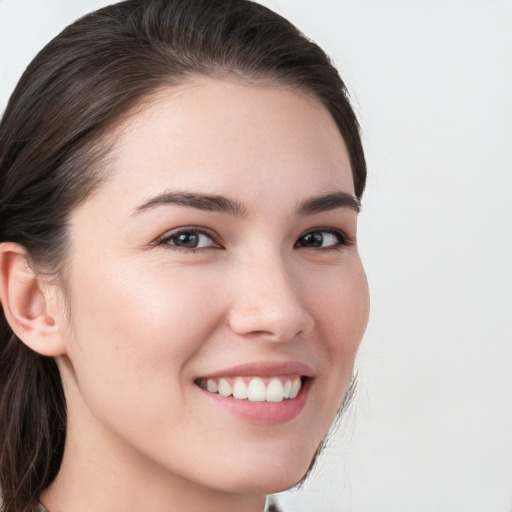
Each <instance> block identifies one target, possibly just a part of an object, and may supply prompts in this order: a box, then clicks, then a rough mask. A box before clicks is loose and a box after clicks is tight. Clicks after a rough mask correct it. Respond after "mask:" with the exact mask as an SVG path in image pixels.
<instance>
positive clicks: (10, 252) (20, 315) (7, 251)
mask: <svg viewBox="0 0 512 512" xmlns="http://www.w3.org/2000/svg"><path fill="white" fill-rule="evenodd" d="M48 286H49V285H45V284H44V283H43V282H42V280H41V279H40V278H39V277H38V276H37V274H36V273H35V272H34V271H33V270H32V269H31V267H30V265H29V261H28V258H27V253H26V250H25V249H24V248H23V247H22V246H20V245H18V244H15V243H12V242H4V243H2V244H0V301H1V302H2V307H3V310H4V315H5V317H6V319H7V321H8V322H9V325H10V326H11V329H12V330H13V331H14V333H15V334H16V336H17V337H18V338H19V339H20V340H21V341H23V343H25V345H27V346H28V347H29V348H31V349H32V350H34V351H35V352H38V353H39V354H41V355H45V356H53V357H57V356H60V355H63V354H64V346H63V343H62V338H61V335H60V329H59V326H58V324H57V319H56V318H55V316H54V315H53V314H52V311H51V310H52V308H51V302H52V301H55V300H56V299H55V297H49V296H48V295H49V294H48Z"/></svg>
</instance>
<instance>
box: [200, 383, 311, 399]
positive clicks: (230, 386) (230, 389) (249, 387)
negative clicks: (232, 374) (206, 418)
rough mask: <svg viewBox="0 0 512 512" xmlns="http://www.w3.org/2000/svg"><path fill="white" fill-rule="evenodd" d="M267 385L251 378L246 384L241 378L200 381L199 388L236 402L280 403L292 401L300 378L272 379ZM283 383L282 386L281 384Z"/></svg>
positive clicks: (297, 390) (297, 392)
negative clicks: (233, 399)
mask: <svg viewBox="0 0 512 512" xmlns="http://www.w3.org/2000/svg"><path fill="white" fill-rule="evenodd" d="M266 381H267V385H265V382H264V381H263V379H262V378H260V377H252V378H251V379H250V380H249V384H247V378H246V379H245V380H244V379H242V377H237V378H236V379H234V381H233V379H229V380H228V378H224V379H220V380H219V381H218V382H217V381H216V380H214V379H207V380H206V385H205V381H204V380H203V381H202V384H201V387H202V388H203V389H204V388H205V387H206V389H207V390H208V391H209V392H210V393H218V394H219V395H221V396H223V397H225V398H228V397H230V396H231V395H233V398H236V399H237V400H249V401H251V402H282V401H283V400H288V399H293V398H295V397H296V396H297V395H298V394H299V391H300V389H301V387H302V381H301V379H300V377H295V378H293V379H286V380H282V379H280V378H277V377H273V378H272V379H270V381H268V380H266ZM283 382H284V384H283Z"/></svg>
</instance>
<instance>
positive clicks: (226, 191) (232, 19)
mask: <svg viewBox="0 0 512 512" xmlns="http://www.w3.org/2000/svg"><path fill="white" fill-rule="evenodd" d="M0 176H1V178H0V179H1V182H0V193H1V196H0V219H1V223H0V242H1V245H0V261H1V266H0V268H1V279H0V297H1V302H2V307H3V313H4V316H3V317H2V320H1V322H2V324H1V337H0V340H1V341H0V343H1V348H0V351H1V352H0V353H1V361H0V389H1V391H0V393H1V395H0V400H1V413H0V416H1V419H0V421H1V423H0V425H1V426H0V442H1V447H2V448H1V455H0V457H1V461H0V478H1V485H2V488H3V496H4V505H3V510H4V511H5V512H21V511H26V510H44V509H45V508H46V509H47V510H49V511H51V512H60V511H66V512H80V511H86V510H87V511H89V510H95V511H97V512H98V511H117V510H123V511H130V510H147V511H155V512H156V511H158V512H171V511H176V510H190V511H192V510H193V511H195V512H201V511H208V512H215V511H226V510H237V511H244V512H256V511H258V512H260V511H262V510H263V508H264V503H265V497H266V495H268V494H270V493H274V492H278V491H281V490H284V489H287V488H289V487H291V486H293V485H295V484H296V483H297V482H299V481H300V480H301V479H302V478H303V476H304V475H305V473H306V472H307V470H308V468H309V467H310V465H311V463H312V461H313V459H314V457H315V454H316V452H317V449H318V447H319V445H320V444H321V441H322V439H323V437H324V435H325V433H326V431H327V429H328V427H329V425H330V423H331V422H332V420H333V418H334V416H335V415H336V413H337V411H338V410H339V408H340V405H341V404H342V402H343V398H344V397H345V395H346V392H347V389H349V387H350V386H349V384H350V382H351V375H352V368H353V362H354V358H355V355H356V352H357V348H358V346H359V343H360V340H361V337H362V335H363V332H364V329H365V327H366V322H367V314H368V292H367V285H366V279H365V275H364V271H363V269H362V266H361V262H360V259H359V256H358V252H357V245H356V228H357V212H358V209H359V201H360V199H361V195H362V193H363V189H364V184H365V177H366V168H365V161H364V155H363V150H362V147H361V141H360V137H359V131H358V125H357V121H356V118H355V115H354V113H353V111H352V109H351V107H350V104H349V102H348V100H347V96H346V90H345V87H344V84H343V82H342V81H341V79H340V78H339V75H338V73H337V72H336V70H335V69H334V68H333V66H332V65H331V63H330V62H329V60H328V58H327V57H326V56H325V54H324V53H323V52H322V51H321V50H320V49H319V48H318V46H316V45H315V44H314V43H312V42H310V41H309V40H307V39H306V38H305V37H304V36H303V35H301V34H300V33H299V32H298V31H297V29H295V28H294V27H293V26H292V25H291V24H290V23H289V22H287V21H286V20H284V19H283V18H281V17H279V16H278V15H276V14H275V13H272V12H271V11H269V10H268V9H266V8H264V7H262V6H260V5H257V4H255V3H252V2H247V1H244V0H215V1H212V0H192V1H191V0H171V1H169V0H129V1H127V2H121V3H119V4H115V5H112V6H110V7H106V8H104V9H101V10H99V11H97V12H95V13H92V14H90V15H88V16H86V17H84V18H82V19H80V20H78V21H77V22H75V23H74V24H72V25H71V26H70V27H68V28H67V29H66V30H64V32H62V33H61V34H60V35H59V36H58V37H57V38H55V39H54V40H53V41H52V42H50V43H49V44H48V45H47V46H46V47H45V48H44V49H43V50H42V51H41V52H40V54H39V55H38V56H37V57H36V58H35V59H34V61H33V62H32V64H31V65H30V66H29V67H28V69H27V71H26V72H25V74H24V75H23V77H22V78H21V80H20V82H19V84H18V86H17V88H16V90H15V91H14V93H13V95H12V97H11V100H10V102H9V104H8V106H7V109H6V112H5V114H4V116H3V118H2V124H1V127H0ZM44 507H45V508H44Z"/></svg>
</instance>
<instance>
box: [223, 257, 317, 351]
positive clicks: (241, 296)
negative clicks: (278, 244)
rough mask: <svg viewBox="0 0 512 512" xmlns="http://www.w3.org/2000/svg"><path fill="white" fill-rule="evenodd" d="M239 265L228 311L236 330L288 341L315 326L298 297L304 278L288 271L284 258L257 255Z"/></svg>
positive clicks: (272, 339)
mask: <svg viewBox="0 0 512 512" xmlns="http://www.w3.org/2000/svg"><path fill="white" fill-rule="evenodd" d="M238 267H239V268H238V269H237V272H236V276H233V278H234V280H233V281H232V283H233V284H234V287H233V288H232V291H234V294H235V295H234V300H233V303H232V308H231V310H230V312H229V324H230V327H231V329H232V330H233V331H234V332H236V333H237V334H239V335H244V336H247V335H251V336H258V337H259V338H261V339H265V340H268V341H274V342H286V341H290V340H293V339H294V338H296V337H298V336H300V335H304V334H307V333H309V332H310V331H311V330H312V329H313V326H314V320H313V317H312V316H311V315H310V314H309V312H308V311H307V308H306V307H305V305H304V304H303V303H302V302H301V300H300V297H299V295H300V288H301V282H300V280H298V279H293V278H292V277H291V276H290V275H289V272H288V271H287V269H286V266H285V264H284V262H283V261H282V259H281V258H257V261H252V262H245V264H240V265H239V266H238Z"/></svg>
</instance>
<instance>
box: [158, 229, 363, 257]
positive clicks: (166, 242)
mask: <svg viewBox="0 0 512 512" xmlns="http://www.w3.org/2000/svg"><path fill="white" fill-rule="evenodd" d="M319 233H322V234H325V233H327V234H329V235H333V236H334V237H335V238H336V240H337V243H336V244H333V245H329V246H327V247H314V246H313V247H311V246H307V245H300V241H301V240H304V238H305V237H307V236H308V235H314V234H319ZM180 235H204V236H206V237H208V238H209V239H210V240H211V241H212V242H213V243H214V244H215V245H213V246H209V247H199V248H186V247H182V246H179V245H176V244H172V243H170V242H171V241H172V240H173V239H174V240H175V239H177V237H179V236H180ZM353 244H354V241H353V240H352V239H351V238H350V237H349V236H347V235H346V233H344V232H343V231H341V230H338V229H332V228H316V229H313V230H310V231H307V232H305V233H304V234H302V235H300V237H299V238H298V240H297V241H296V242H295V244H294V247H295V248H301V247H302V248H304V249H314V250H321V251H332V250H335V251H340V250H342V249H343V248H344V247H347V246H351V245H353ZM153 245H154V246H160V245H162V246H166V247H168V248H170V249H171V250H175V251H180V252H184V253H197V252H199V251H204V250H208V249H221V248H222V244H221V243H220V239H219V236H218V235H217V234H216V233H215V232H213V231H210V230H207V229H205V228H195V227H187V228H182V229H179V230H177V231H174V232H172V233H168V234H165V235H163V236H162V237H160V238H158V239H157V240H155V242H154V243H153Z"/></svg>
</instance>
